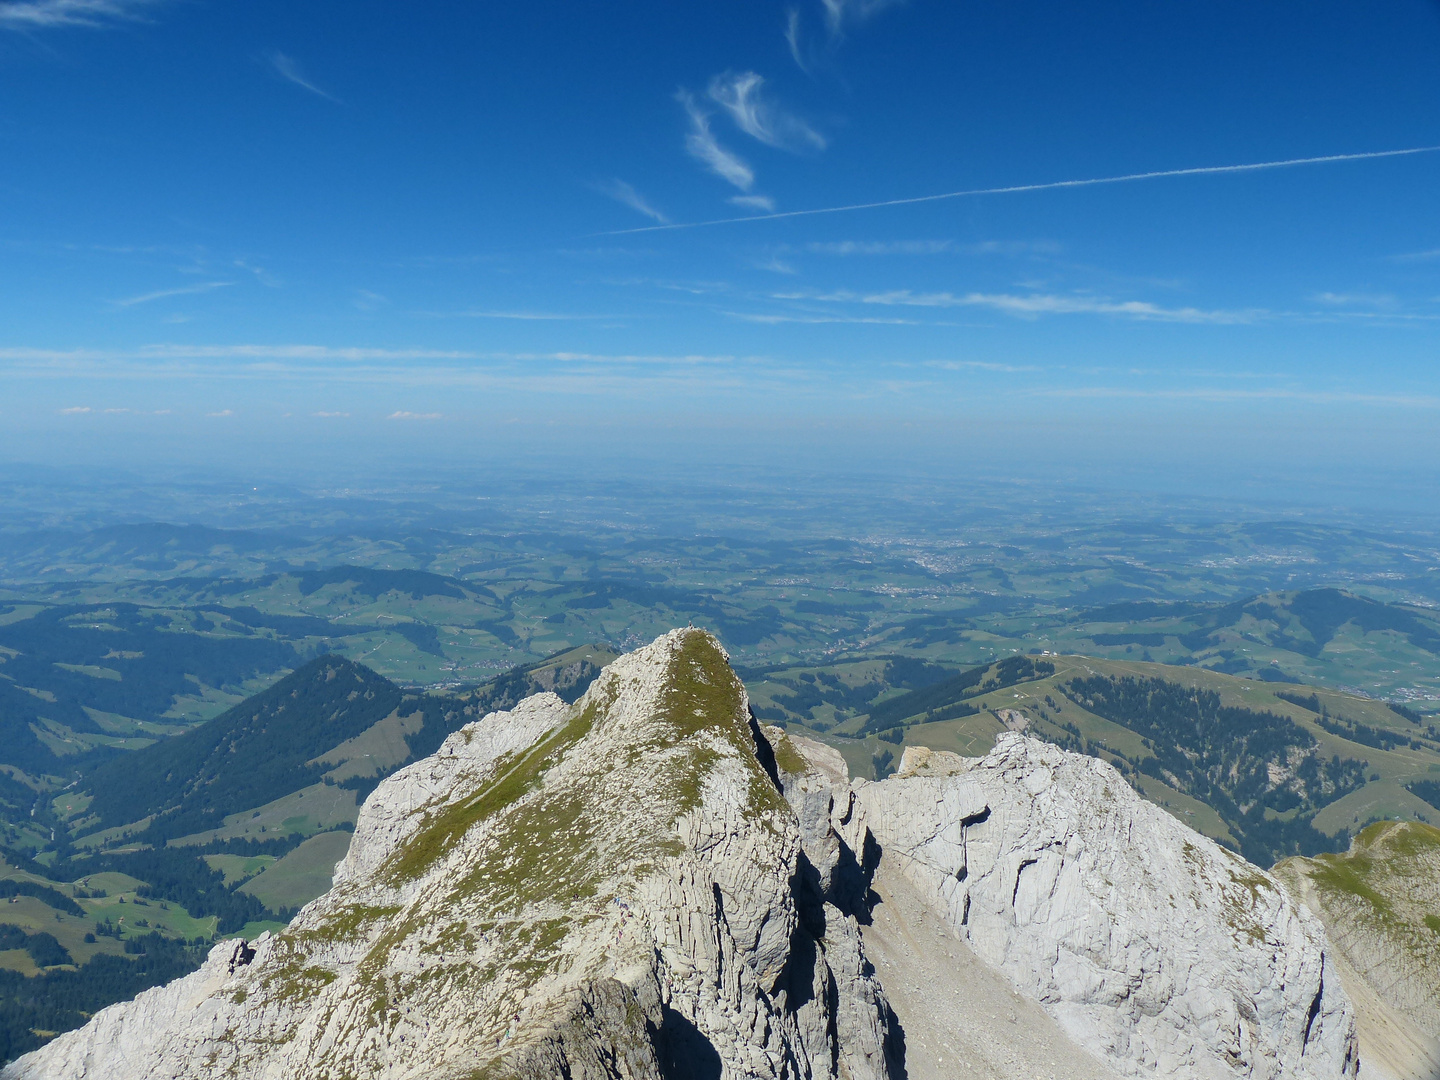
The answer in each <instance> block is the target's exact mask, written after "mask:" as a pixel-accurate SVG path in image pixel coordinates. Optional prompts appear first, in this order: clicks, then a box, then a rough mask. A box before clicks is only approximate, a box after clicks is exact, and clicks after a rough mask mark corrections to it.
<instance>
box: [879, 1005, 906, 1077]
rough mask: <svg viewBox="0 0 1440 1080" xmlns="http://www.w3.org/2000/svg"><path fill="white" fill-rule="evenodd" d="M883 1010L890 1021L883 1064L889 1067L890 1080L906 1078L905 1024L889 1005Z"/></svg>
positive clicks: (886, 1034)
mask: <svg viewBox="0 0 1440 1080" xmlns="http://www.w3.org/2000/svg"><path fill="white" fill-rule="evenodd" d="M885 1012H886V1013H887V1015H888V1018H889V1021H890V1027H889V1030H888V1031H887V1032H886V1033H885V1064H886V1065H888V1066H889V1068H890V1080H907V1078H908V1077H909V1075H910V1074H909V1073H908V1072H906V1071H905V1026H904V1025H903V1024H901V1023H900V1018H899V1017H898V1016H896V1015H895V1010H894V1009H892V1008H890V1006H889V1005H886V1006H885Z"/></svg>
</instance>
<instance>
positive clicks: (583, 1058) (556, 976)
mask: <svg viewBox="0 0 1440 1080" xmlns="http://www.w3.org/2000/svg"><path fill="white" fill-rule="evenodd" d="M757 734H758V730H757V729H754V728H752V726H751V721H750V717H749V706H748V702H747V700H746V697H745V692H744V688H743V687H742V686H741V684H740V682H739V680H738V679H737V678H736V677H735V674H734V672H733V671H731V669H730V667H729V664H728V658H727V657H726V656H725V654H724V651H723V650H722V649H721V648H720V646H719V645H718V643H717V642H716V641H715V640H714V639H713V638H711V637H710V636H709V635H708V634H706V633H704V632H702V631H699V630H681V631H676V632H674V633H671V634H668V635H666V636H664V637H662V638H660V639H659V640H657V641H656V642H655V643H654V644H652V645H650V646H648V647H647V648H644V649H641V650H639V651H637V652H635V653H632V654H630V655H628V656H626V657H623V658H621V659H620V660H617V661H616V662H614V663H613V664H611V665H610V666H609V667H608V668H607V669H606V670H605V671H604V673H603V674H602V675H601V676H600V677H599V678H598V679H597V680H596V682H595V683H594V684H593V685H592V686H591V688H590V689H589V690H588V691H587V692H586V694H585V695H584V696H583V697H582V698H581V699H580V700H579V701H578V702H577V703H576V704H575V705H574V706H566V705H565V704H564V703H563V702H561V701H560V699H559V698H557V697H555V696H554V695H550V694H542V695H538V696H537V697H534V698H530V699H527V700H526V701H525V702H524V703H522V704H521V705H520V706H519V707H518V708H517V709H515V710H514V711H513V712H510V713H496V714H491V715H490V716H487V717H485V718H484V719H483V720H481V721H479V722H477V723H475V724H472V725H469V726H467V727H466V728H464V729H462V730H461V731H460V732H458V733H457V734H455V735H454V736H452V737H451V738H450V739H449V740H447V742H446V743H445V745H444V747H443V748H442V749H441V751H440V752H439V753H437V754H436V755H434V756H433V757H431V758H429V759H426V760H424V761H421V762H417V763H415V764H413V765H411V766H409V767H408V768H406V769H404V770H403V771H401V772H399V773H397V774H396V775H395V776H393V777H391V778H389V779H387V780H386V781H385V782H384V783H382V784H381V785H380V786H379V787H378V788H377V789H376V790H375V791H374V792H373V793H372V795H371V797H370V799H369V800H367V802H366V804H365V808H364V810H363V812H362V814H361V815H360V820H359V822H358V823H357V826H356V831H355V840H354V843H353V845H352V846H351V849H350V854H349V855H348V856H347V857H346V859H345V861H344V863H343V864H342V865H341V866H340V868H339V870H338V872H337V874H336V880H335V885H334V887H333V888H332V890H331V891H330V892H329V893H327V894H326V895H325V896H322V897H320V898H319V899H317V900H315V901H314V902H312V903H311V904H310V905H308V906H307V907H306V908H305V909H304V910H303V911H302V912H301V913H300V914H299V915H298V916H297V917H296V919H295V920H294V921H293V922H292V923H291V925H290V926H288V927H287V928H286V929H285V930H284V931H282V932H280V933H278V934H273V935H271V934H267V935H262V937H260V938H259V939H257V941H256V942H255V943H254V946H253V948H252V947H246V946H244V945H237V944H235V943H224V944H222V945H217V946H216V947H215V949H214V950H213V951H212V952H211V954H210V957H209V959H208V961H207V962H206V963H205V965H204V966H203V967H202V968H201V969H200V970H198V971H196V972H194V973H192V974H191V975H189V976H187V977H186V978H184V979H181V980H178V981H177V982H175V983H172V984H170V985H168V986H164V987H159V988H156V989H154V990H151V991H148V992H146V993H144V994H141V995H140V996H139V997H138V998H136V999H135V1000H134V1001H131V1002H127V1003H124V1004H120V1005H116V1006H112V1007H111V1008H109V1009H106V1010H104V1011H103V1012H101V1013H99V1014H98V1015H97V1016H96V1017H94V1018H93V1019H92V1020H91V1021H90V1023H88V1024H87V1025H86V1026H85V1027H83V1028H81V1029H79V1030H78V1031H74V1032H71V1033H69V1034H67V1035H64V1036H62V1037H60V1038H58V1039H56V1040H55V1041H54V1042H52V1043H50V1044H49V1045H47V1046H45V1047H44V1048H42V1049H41V1050H39V1051H36V1052H35V1053H32V1054H30V1055H27V1056H26V1057H24V1058H22V1059H20V1060H19V1061H17V1062H15V1063H14V1064H12V1065H11V1066H10V1067H9V1068H7V1069H6V1070H5V1072H4V1074H3V1075H4V1077H5V1080H22V1078H23V1080H72V1078H75V1080H78V1078H96V1080H102V1078H103V1080H162V1078H163V1080H180V1078H195V1080H199V1078H202V1077H203V1078H210V1077H217V1076H225V1077H236V1078H240V1080H248V1078H254V1080H260V1078H266V1080H269V1078H276V1080H279V1078H293V1077H306V1078H308V1077H314V1078H320V1077H336V1078H339V1077H347V1078H356V1080H360V1078H377V1080H378V1078H387V1080H388V1078H397V1080H398V1078H401V1077H425V1078H427V1080H443V1078H448V1077H456V1078H459V1077H466V1078H470V1077H480V1076H485V1077H492V1076H493V1077H527V1078H528V1077H536V1078H538V1077H558V1076H566V1077H571V1078H574V1080H579V1078H587V1080H589V1078H601V1077H605V1078H612V1077H613V1078H619V1077H624V1078H635V1080H642V1078H643V1080H650V1078H656V1080H659V1078H661V1077H696V1078H707V1080H708V1078H715V1080H719V1078H721V1077H725V1078H736V1080H738V1078H741V1077H763V1078H776V1080H780V1078H786V1080H790V1078H796V1080H799V1078H807V1080H808V1078H838V1077H841V1076H845V1077H851V1078H854V1080H888V1078H889V1077H890V1076H891V1071H890V1063H889V1061H888V1059H887V1056H886V1053H887V1046H886V1040H887V1037H888V1035H889V1030H888V1016H889V1012H888V1009H887V1008H886V1007H885V1003H884V999H883V997H882V996H881V994H880V991H879V988H878V985H876V984H875V983H874V981H873V979H871V978H870V977H869V976H868V975H867V974H866V968H867V965H866V964H865V962H864V958H863V956H862V955H861V952H860V939H859V935H858V933H857V932H856V927H855V924H854V920H853V919H852V918H850V917H849V916H847V915H845V914H844V913H843V912H841V911H840V910H839V909H838V908H837V907H835V906H834V905H833V904H832V905H828V906H827V905H826V904H825V902H824V900H823V897H822V893H821V889H820V886H819V885H818V883H817V882H816V881H815V879H814V871H813V869H811V868H809V867H808V864H807V861H806V859H805V856H804V853H803V851H802V845H801V836H800V829H799V825H798V822H797V819H796V816H795V814H794V812H793V811H792V810H791V808H790V806H789V804H788V803H787V802H786V800H785V799H784V797H783V796H782V795H781V792H780V790H779V788H778V786H777V781H776V778H775V777H774V776H773V775H772V774H768V773H767V772H766V770H765V769H764V768H763V767H762V765H761V764H760V758H759V757H758V756H757V751H761V750H762V749H763V753H764V755H768V749H769V748H768V745H765V744H764V742H763V737H762V738H761V741H760V742H757V740H756V735H757Z"/></svg>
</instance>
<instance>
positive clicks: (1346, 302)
mask: <svg viewBox="0 0 1440 1080" xmlns="http://www.w3.org/2000/svg"><path fill="white" fill-rule="evenodd" d="M1311 299H1313V300H1314V301H1315V303H1317V304H1324V305H1325V306H1326V307H1342V308H1343V307H1367V308H1393V307H1396V306H1397V304H1398V301H1397V300H1396V299H1395V297H1393V296H1391V295H1389V294H1388V293H1336V292H1322V293H1317V294H1316V295H1315V296H1313V297H1312V298H1311Z"/></svg>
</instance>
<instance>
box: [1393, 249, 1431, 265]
mask: <svg viewBox="0 0 1440 1080" xmlns="http://www.w3.org/2000/svg"><path fill="white" fill-rule="evenodd" d="M1437 259H1440V248H1432V249H1431V250H1429V251H1405V252H1402V253H1400V254H1399V255H1391V256H1390V258H1389V261H1390V262H1398V263H1407V262H1434V261H1435V260H1437Z"/></svg>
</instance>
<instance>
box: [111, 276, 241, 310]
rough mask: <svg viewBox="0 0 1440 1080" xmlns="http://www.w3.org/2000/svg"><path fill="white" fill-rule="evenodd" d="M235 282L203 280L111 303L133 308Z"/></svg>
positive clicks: (218, 287) (118, 306)
mask: <svg viewBox="0 0 1440 1080" xmlns="http://www.w3.org/2000/svg"><path fill="white" fill-rule="evenodd" d="M233 284H235V283H234V282H233V281H202V282H200V283H199V284H198V285H184V286H181V287H180V288H178V289H159V290H157V291H155V292H148V293H141V294H140V295H139V296H127V297H125V298H124V299H122V300H111V301H110V303H111V304H112V305H114V306H115V307H117V308H131V307H135V306H137V305H139V304H148V303H150V302H151V301H154V300H166V299H168V298H170V297H172V296H194V295H197V294H199V293H207V292H211V291H213V290H215V289H223V288H225V287H226V286H228V285H233Z"/></svg>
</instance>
